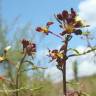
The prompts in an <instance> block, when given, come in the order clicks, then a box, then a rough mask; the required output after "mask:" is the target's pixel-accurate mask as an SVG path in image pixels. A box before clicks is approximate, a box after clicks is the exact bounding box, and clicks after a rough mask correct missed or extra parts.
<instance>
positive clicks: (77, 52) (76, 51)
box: [69, 48, 80, 55]
mask: <svg viewBox="0 0 96 96" xmlns="http://www.w3.org/2000/svg"><path fill="white" fill-rule="evenodd" d="M69 50H72V51H74V52H75V53H76V54H77V55H80V53H79V51H78V50H76V49H72V48H70V49H69Z"/></svg>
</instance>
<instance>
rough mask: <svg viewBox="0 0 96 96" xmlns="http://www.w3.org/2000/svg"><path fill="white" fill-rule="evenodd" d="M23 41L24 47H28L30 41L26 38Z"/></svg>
mask: <svg viewBox="0 0 96 96" xmlns="http://www.w3.org/2000/svg"><path fill="white" fill-rule="evenodd" d="M21 42H22V44H23V48H26V47H27V46H28V45H29V41H28V40H26V39H23V40H22V41H21Z"/></svg>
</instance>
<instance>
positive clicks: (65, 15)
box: [62, 10, 69, 19]
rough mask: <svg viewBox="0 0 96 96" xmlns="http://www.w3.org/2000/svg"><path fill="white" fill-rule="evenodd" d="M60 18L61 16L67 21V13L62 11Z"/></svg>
mask: <svg viewBox="0 0 96 96" xmlns="http://www.w3.org/2000/svg"><path fill="white" fill-rule="evenodd" d="M62 16H63V19H67V18H68V16H69V14H68V11H66V10H64V11H63V12H62Z"/></svg>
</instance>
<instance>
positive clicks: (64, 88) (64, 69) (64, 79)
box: [62, 40, 68, 96]
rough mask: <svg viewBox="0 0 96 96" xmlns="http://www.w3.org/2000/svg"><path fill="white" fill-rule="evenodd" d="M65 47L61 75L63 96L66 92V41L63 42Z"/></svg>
mask: <svg viewBox="0 0 96 96" xmlns="http://www.w3.org/2000/svg"><path fill="white" fill-rule="evenodd" d="M65 45H66V48H65V50H64V56H63V57H64V58H63V59H64V64H63V69H62V73H63V94H64V96H66V91H67V88H66V60H67V59H66V55H67V47H68V40H66V41H65Z"/></svg>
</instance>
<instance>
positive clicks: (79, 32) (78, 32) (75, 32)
mask: <svg viewBox="0 0 96 96" xmlns="http://www.w3.org/2000/svg"><path fill="white" fill-rule="evenodd" d="M74 34H75V35H82V30H80V29H78V30H76V31H74Z"/></svg>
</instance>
